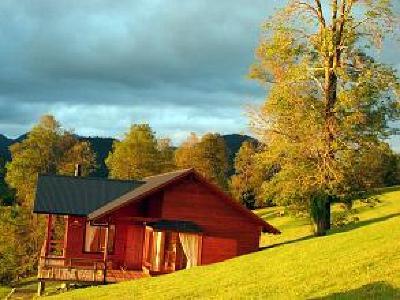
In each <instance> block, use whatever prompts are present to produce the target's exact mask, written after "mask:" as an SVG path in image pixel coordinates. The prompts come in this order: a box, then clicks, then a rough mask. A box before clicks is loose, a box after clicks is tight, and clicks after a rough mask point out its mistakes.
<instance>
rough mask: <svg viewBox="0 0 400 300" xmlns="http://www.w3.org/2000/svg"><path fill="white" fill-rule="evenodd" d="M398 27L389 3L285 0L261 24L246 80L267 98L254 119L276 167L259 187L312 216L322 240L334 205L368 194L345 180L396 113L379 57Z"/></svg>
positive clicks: (394, 89) (390, 74)
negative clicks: (263, 87)
mask: <svg viewBox="0 0 400 300" xmlns="http://www.w3.org/2000/svg"><path fill="white" fill-rule="evenodd" d="M396 24H397V25H398V23H396V16H395V14H394V12H393V8H392V1H389V0H376V1H369V0H365V1H356V0H326V1H321V0H290V1H288V2H287V4H286V6H285V7H284V8H282V9H281V10H278V11H277V12H276V14H275V15H274V16H272V17H271V18H270V20H268V22H266V24H265V26H264V29H265V34H264V36H263V39H262V40H261V43H260V45H259V47H258V49H257V52H256V55H257V59H258V61H257V63H256V64H254V65H253V67H252V69H251V71H250V77H251V78H254V79H257V80H259V81H261V82H262V83H263V84H267V85H268V88H269V92H268V97H267V101H266V102H265V104H264V105H263V106H262V108H261V110H259V111H253V112H252V117H251V122H252V126H253V127H254V129H255V130H256V132H257V133H258V134H259V135H260V136H261V138H262V139H263V141H264V142H265V143H266V144H267V145H268V149H267V151H265V152H264V153H263V157H264V160H265V161H266V162H268V163H270V164H276V163H279V165H280V168H281V169H280V172H278V173H277V174H276V176H274V178H273V179H272V180H270V181H268V182H267V183H265V184H264V190H265V191H266V193H268V194H270V196H272V197H274V198H275V199H276V202H278V203H279V204H286V205H292V206H296V207H297V208H301V209H308V210H309V211H310V213H311V216H312V217H313V219H314V221H315V225H316V234H318V235H323V234H325V232H326V230H327V229H329V226H330V222H329V219H330V204H331V202H332V201H333V200H334V199H339V198H341V197H345V198H349V196H350V195H351V194H352V193H355V192H356V191H358V190H360V189H364V188H366V187H365V186H354V185H353V184H352V181H351V180H349V178H348V175H349V174H353V173H354V172H352V164H353V161H352V159H354V158H357V157H358V156H357V153H366V152H368V149H372V148H374V147H377V146H378V145H380V143H381V141H382V140H384V139H385V138H387V137H388V136H389V135H390V134H391V133H392V132H393V131H392V128H390V126H389V125H390V124H391V123H390V121H392V120H396V119H397V118H398V116H399V109H398V92H399V81H398V78H397V77H396V71H395V70H394V69H393V68H392V67H390V66H388V65H385V64H382V63H380V62H379V61H378V60H377V59H376V55H375V54H376V49H377V48H379V47H380V46H382V44H383V40H384V38H385V37H386V36H387V35H389V34H390V33H392V32H393V28H394V27H395V26H396ZM374 56H375V57H374ZM358 163H360V161H358ZM365 167H367V168H368V164H366V165H365Z"/></svg>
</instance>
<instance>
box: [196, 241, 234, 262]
mask: <svg viewBox="0 0 400 300" xmlns="http://www.w3.org/2000/svg"><path fill="white" fill-rule="evenodd" d="M202 244H203V246H202V256H201V264H203V265H207V264H212V263H216V262H220V261H224V260H226V259H229V258H232V257H235V256H236V254H237V241H236V240H235V239H227V238H221V237H213V236H204V237H203V240H202Z"/></svg>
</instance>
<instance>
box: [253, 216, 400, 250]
mask: <svg viewBox="0 0 400 300" xmlns="http://www.w3.org/2000/svg"><path fill="white" fill-rule="evenodd" d="M399 216H400V213H395V214H390V215H386V216H382V217H378V218H373V219H368V220H364V221H359V222H356V223H353V224H348V225H346V226H343V227H340V228H333V229H331V230H329V232H328V234H327V235H334V234H336V233H342V232H348V231H351V230H354V229H357V228H360V227H363V226H367V225H371V224H374V223H378V222H383V221H386V220H389V219H391V218H395V217H399ZM313 238H318V236H315V235H313V234H310V235H307V236H303V237H300V238H297V239H294V240H288V241H285V242H281V243H277V244H273V245H268V246H265V247H261V248H260V250H265V249H271V248H275V247H279V246H283V245H289V244H293V243H297V242H301V241H306V240H310V239H313Z"/></svg>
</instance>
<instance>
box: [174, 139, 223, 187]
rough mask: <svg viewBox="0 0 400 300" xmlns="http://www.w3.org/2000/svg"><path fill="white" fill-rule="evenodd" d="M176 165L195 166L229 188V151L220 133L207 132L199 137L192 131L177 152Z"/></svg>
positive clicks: (205, 175) (205, 174) (221, 185)
mask: <svg viewBox="0 0 400 300" xmlns="http://www.w3.org/2000/svg"><path fill="white" fill-rule="evenodd" d="M175 161H176V165H177V166H178V167H180V168H195V169H196V170H197V171H198V172H199V173H201V174H202V175H203V176H204V177H206V178H208V179H210V180H211V181H213V182H214V183H216V184H218V185H219V186H220V187H222V188H223V189H227V187H228V183H227V173H228V170H229V162H228V151H227V148H226V145H225V141H224V139H223V138H222V136H221V135H219V134H213V133H207V134H205V135H203V136H202V137H201V139H199V138H198V137H197V136H196V134H194V133H191V135H190V136H189V137H188V139H187V140H186V141H185V142H183V143H182V145H181V146H180V147H179V148H178V149H177V150H176V152H175Z"/></svg>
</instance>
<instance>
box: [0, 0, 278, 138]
mask: <svg viewBox="0 0 400 300" xmlns="http://www.w3.org/2000/svg"><path fill="white" fill-rule="evenodd" d="M278 4H282V1H265V0H252V1H247V0H236V1H228V0H218V1H211V0H199V1H182V0H168V1H166V0H142V1H139V0H137V1H105V0H104V1H98V0H92V1H77V0H69V1H66V0H65V1H61V0H59V1H53V0H47V1H46V0H38V1H27V0H26V1H22V0H21V1H12V0H9V1H8V0H2V1H0V109H1V112H0V133H5V134H8V135H17V134H20V133H22V132H23V131H26V130H27V129H28V128H29V126H31V124H32V123H33V122H35V121H36V120H37V118H38V117H39V116H40V115H41V114H44V113H53V114H55V115H56V117H57V118H58V119H60V121H61V122H62V123H63V124H64V125H65V126H66V127H73V128H76V131H77V132H78V133H81V134H93V135H94V134H100V135H115V134H119V133H121V132H122V131H124V130H125V129H126V128H127V127H128V126H129V124H130V123H131V122H137V121H148V122H150V124H151V125H152V126H153V128H154V129H155V130H156V131H157V132H159V133H160V135H170V136H171V137H173V138H174V139H175V140H180V139H182V137H183V135H184V134H186V133H187V132H190V131H197V132H199V133H202V132H205V131H207V130H210V131H220V132H223V133H227V132H238V131H241V130H245V129H246V118H245V117H244V116H243V106H244V105H245V103H247V102H254V101H258V102H259V101H261V100H262V99H263V97H264V91H263V89H261V88H260V87H258V85H257V84H256V83H254V82H249V81H248V80H247V79H245V75H246V73H247V69H248V67H249V65H250V64H251V62H252V61H253V52H254V48H255V47H256V45H257V41H258V38H259V34H260V30H259V29H260V25H261V23H262V21H263V20H265V19H266V17H267V16H268V15H269V14H270V13H271V12H272V9H273V7H275V6H277V5H278Z"/></svg>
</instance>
